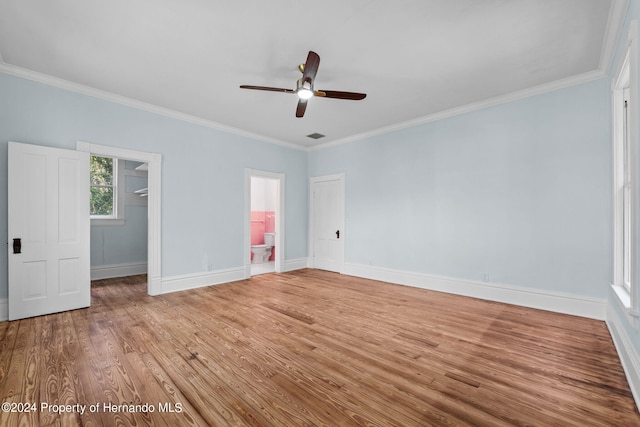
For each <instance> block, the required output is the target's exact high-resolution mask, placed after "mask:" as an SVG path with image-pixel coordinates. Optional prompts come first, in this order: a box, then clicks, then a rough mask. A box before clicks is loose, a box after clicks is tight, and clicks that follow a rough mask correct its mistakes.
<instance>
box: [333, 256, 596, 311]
mask: <svg viewBox="0 0 640 427" xmlns="http://www.w3.org/2000/svg"><path fill="white" fill-rule="evenodd" d="M343 274H347V275H350V276H356V277H364V278H367V279H373V280H380V281H383V282H390V283H395V284H398V285H406V286H412V287H415V288H422V289H429V290H433V291H439V292H447V293H450V294H456V295H465V296H470V297H474V298H480V299H486V300H490V301H496V302H504V303H507V304H514V305H519V306H523V307H531V308H536V309H540V310H547V311H554V312H557V313H564V314H571V315H574V316H582V317H588V318H591V319H598V320H604V319H605V315H606V306H607V300H606V299H604V298H590V297H584V296H581V295H574V294H568V293H564V292H554V291H548V290H541V289H534V288H528V287H524V286H514V285H506V284H500V283H488V282H480V281H475V280H468V279H459V278H454V277H446V276H435V275H430V274H424V273H417V272H412V271H404V270H395V269H391V268H382V267H372V266H370V265H362V264H353V263H345V268H344V271H343Z"/></svg>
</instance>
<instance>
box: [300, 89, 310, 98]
mask: <svg viewBox="0 0 640 427" xmlns="http://www.w3.org/2000/svg"><path fill="white" fill-rule="evenodd" d="M297 94H298V98H300V99H309V98H311V97H312V96H313V91H312V90H311V89H307V88H302V89H298V92H297Z"/></svg>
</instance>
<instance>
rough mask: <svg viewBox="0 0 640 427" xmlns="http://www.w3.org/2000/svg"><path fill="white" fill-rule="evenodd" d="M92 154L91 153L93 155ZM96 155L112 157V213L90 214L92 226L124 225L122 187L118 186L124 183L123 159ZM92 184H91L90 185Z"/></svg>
mask: <svg viewBox="0 0 640 427" xmlns="http://www.w3.org/2000/svg"><path fill="white" fill-rule="evenodd" d="M93 155H94V154H92V156H93ZM95 156H96V157H109V158H111V159H113V182H112V184H111V187H112V188H113V213H114V214H113V215H91V225H92V226H96V225H97V226H103V225H124V223H125V220H124V188H120V185H121V183H122V184H124V164H123V160H121V159H118V158H116V157H111V156H100V155H95ZM92 186H93V185H92Z"/></svg>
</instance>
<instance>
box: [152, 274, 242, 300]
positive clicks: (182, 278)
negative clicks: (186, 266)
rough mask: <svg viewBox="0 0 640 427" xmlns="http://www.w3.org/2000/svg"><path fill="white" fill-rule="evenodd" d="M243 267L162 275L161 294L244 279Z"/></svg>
mask: <svg viewBox="0 0 640 427" xmlns="http://www.w3.org/2000/svg"><path fill="white" fill-rule="evenodd" d="M244 278H245V277H244V267H240V268H229V269H224V270H216V271H209V272H206V273H196V274H183V275H179V276H171V277H163V278H162V284H161V291H160V293H161V294H168V293H170V292H178V291H186V290H189V289H197V288H202V287H205V286H212V285H220V284H222V283H228V282H236V281H239V280H244Z"/></svg>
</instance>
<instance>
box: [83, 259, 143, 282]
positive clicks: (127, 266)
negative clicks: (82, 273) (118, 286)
mask: <svg viewBox="0 0 640 427" xmlns="http://www.w3.org/2000/svg"><path fill="white" fill-rule="evenodd" d="M146 273H147V264H146V263H139V262H138V263H136V262H127V263H122V264H111V265H97V266H92V267H91V280H100V279H111V278H114V277H126V276H135V275H137V274H146Z"/></svg>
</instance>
